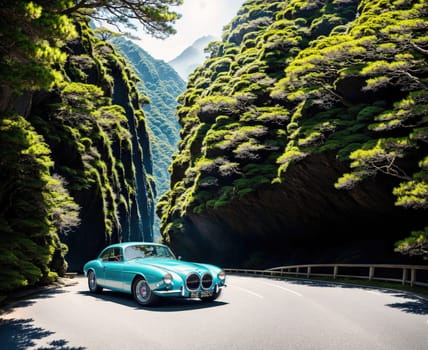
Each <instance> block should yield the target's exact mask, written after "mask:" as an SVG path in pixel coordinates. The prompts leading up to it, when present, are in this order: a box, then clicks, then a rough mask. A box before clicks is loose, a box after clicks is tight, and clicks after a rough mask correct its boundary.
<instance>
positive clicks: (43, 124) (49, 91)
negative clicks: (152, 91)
mask: <svg viewBox="0 0 428 350" xmlns="http://www.w3.org/2000/svg"><path fill="white" fill-rule="evenodd" d="M1 5H2V6H1V8H0V17H1V20H0V30H1V33H2V42H1V44H0V49H1V50H0V52H1V54H0V63H1V65H0V67H1V69H0V76H1V79H0V81H1V83H0V91H1V94H0V153H1V155H0V169H1V170H0V184H1V185H0V186H1V187H0V223H1V224H0V267H1V268H0V295H4V294H5V293H8V292H9V291H11V290H14V289H16V288H21V287H25V286H31V285H34V284H37V283H46V282H49V281H52V280H53V279H55V278H56V277H57V276H58V275H63V274H64V273H65V271H66V270H67V262H68V269H69V270H71V271H81V269H82V266H83V264H84V262H86V261H87V260H89V259H92V258H94V257H95V256H96V254H97V253H98V252H99V250H100V249H101V248H102V247H104V246H105V245H106V244H108V243H111V242H117V241H121V240H124V241H127V240H143V239H144V240H148V241H150V240H151V239H152V238H153V230H152V225H153V218H154V204H153V198H154V184H153V181H152V176H151V171H152V160H151V152H150V144H149V137H148V132H147V128H146V124H145V117H144V113H143V111H142V109H141V108H140V106H141V105H142V102H144V101H145V99H143V98H141V97H140V96H139V94H138V92H137V88H136V85H135V81H136V80H137V79H136V77H135V76H134V73H133V72H132V70H131V69H130V68H129V67H128V66H127V65H126V63H125V61H124V59H123V58H121V57H120V56H119V55H118V54H117V53H116V51H115V50H114V48H113V47H112V46H111V45H110V44H108V43H106V42H103V41H101V40H99V39H97V38H96V37H95V36H94V35H93V32H92V30H91V29H90V27H89V25H88V19H87V18H86V17H82V16H80V15H74V16H66V15H63V14H61V13H62V12H64V11H65V10H64V9H65V8H66V6H68V5H70V2H68V1H57V2H52V3H50V4H46V3H45V2H43V5H39V4H38V2H28V1H18V2H13V3H11V2H1ZM64 243H65V244H64ZM67 246H68V248H67ZM67 251H68V254H67ZM0 299H1V296H0Z"/></svg>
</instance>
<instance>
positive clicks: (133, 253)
mask: <svg viewBox="0 0 428 350" xmlns="http://www.w3.org/2000/svg"><path fill="white" fill-rule="evenodd" d="M149 257H150V258H152V257H155V258H169V259H175V256H174V254H173V253H172V252H171V250H170V249H169V248H168V247H165V246H156V245H145V244H139V245H132V246H129V247H127V248H126V249H125V259H126V260H132V259H139V258H149Z"/></svg>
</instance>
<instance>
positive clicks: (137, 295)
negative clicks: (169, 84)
mask: <svg viewBox="0 0 428 350" xmlns="http://www.w3.org/2000/svg"><path fill="white" fill-rule="evenodd" d="M132 295H133V296H134V299H135V301H136V302H137V303H138V304H140V305H143V306H149V305H154V304H155V303H156V302H157V301H158V297H157V296H156V295H154V294H153V292H152V290H151V289H150V286H149V284H148V283H147V282H146V280H145V279H144V278H142V277H137V278H136V279H135V281H134V283H133V284H132Z"/></svg>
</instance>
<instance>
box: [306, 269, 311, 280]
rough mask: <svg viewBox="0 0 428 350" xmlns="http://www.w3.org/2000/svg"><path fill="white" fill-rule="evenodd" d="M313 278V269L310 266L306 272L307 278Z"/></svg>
mask: <svg viewBox="0 0 428 350" xmlns="http://www.w3.org/2000/svg"><path fill="white" fill-rule="evenodd" d="M310 276H311V267H310V266H308V269H307V270H306V277H307V278H309V277H310Z"/></svg>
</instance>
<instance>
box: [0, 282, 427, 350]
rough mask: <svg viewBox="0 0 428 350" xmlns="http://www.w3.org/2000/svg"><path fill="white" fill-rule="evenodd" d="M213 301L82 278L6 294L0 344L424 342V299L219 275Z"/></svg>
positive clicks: (343, 346) (296, 348) (268, 347)
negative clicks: (147, 298)
mask: <svg viewBox="0 0 428 350" xmlns="http://www.w3.org/2000/svg"><path fill="white" fill-rule="evenodd" d="M227 284H228V287H227V288H225V289H224V290H223V294H222V296H221V297H220V298H219V299H218V300H217V301H215V302H212V303H208V304H205V303H202V302H200V301H199V300H179V299H176V300H168V301H164V302H162V303H161V304H160V305H158V306H156V307H152V308H146V309H145V308H142V307H139V306H137V304H136V303H135V302H134V301H133V300H132V298H131V297H130V296H128V295H125V294H120V293H113V292H108V291H105V292H104V293H103V294H101V295H92V294H90V293H89V292H88V289H87V285H86V279H85V278H83V277H78V278H75V279H74V284H72V285H69V286H66V287H62V288H59V289H55V290H50V291H45V292H42V293H39V294H37V295H32V296H30V297H28V298H26V299H25V300H21V301H18V302H15V303H14V304H12V305H10V307H9V308H8V309H7V310H6V311H5V312H3V313H2V314H1V315H0V349H1V350H9V349H20V350H22V349H40V350H42V349H43V350H53V349H55V350H58V349H59V350H77V349H79V350H80V349H115V350H126V349H132V350H139V349H142V350H146V349H147V350H152V349H154V350H162V349H171V350H172V349H174V350H181V349H185V350H191V349H197V350H199V349H204V350H205V349H216V350H218V349H227V350H229V349H237V350H241V349H245V350H250V349H260V350H274V349H278V350H279V349H280V350H285V349H291V350H300V349H314V350H319V349H329V350H330V349H332V350H335V349H338V350H348V349H358V350H372V349H384V350H394V349H400V350H417V349H420V350H427V349H428V300H426V299H423V298H419V297H417V296H415V295H412V294H405V293H402V292H393V291H387V290H378V289H368V288H362V287H350V286H343V285H337V284H331V283H323V282H307V281H292V280H288V281H280V280H272V279H266V278H246V277H236V276H228V280H227Z"/></svg>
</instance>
